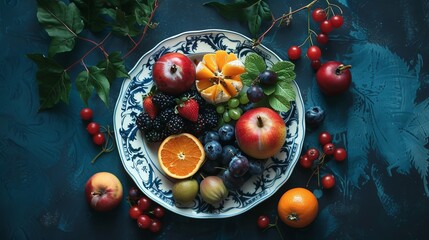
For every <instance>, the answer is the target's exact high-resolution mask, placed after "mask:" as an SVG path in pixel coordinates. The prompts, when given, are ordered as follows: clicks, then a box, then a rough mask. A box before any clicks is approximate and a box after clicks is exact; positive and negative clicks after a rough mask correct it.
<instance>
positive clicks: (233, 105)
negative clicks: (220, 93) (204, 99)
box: [228, 98, 240, 108]
mask: <svg viewBox="0 0 429 240" xmlns="http://www.w3.org/2000/svg"><path fill="white" fill-rule="evenodd" d="M238 105H240V100H238V99H237V98H231V99H229V100H228V107H230V108H236V107H238Z"/></svg>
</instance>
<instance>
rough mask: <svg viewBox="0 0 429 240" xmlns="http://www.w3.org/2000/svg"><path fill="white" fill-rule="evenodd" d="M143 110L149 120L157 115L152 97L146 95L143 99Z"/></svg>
mask: <svg viewBox="0 0 429 240" xmlns="http://www.w3.org/2000/svg"><path fill="white" fill-rule="evenodd" d="M143 108H144V110H145V111H146V112H147V114H148V115H149V117H150V118H151V119H155V117H156V115H157V114H158V109H157V108H156V106H155V104H153V101H152V95H148V96H146V97H145V98H144V99H143Z"/></svg>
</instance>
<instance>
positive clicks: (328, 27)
mask: <svg viewBox="0 0 429 240" xmlns="http://www.w3.org/2000/svg"><path fill="white" fill-rule="evenodd" d="M333 6H334V7H337V8H338V9H339V11H340V14H342V10H341V8H340V7H339V6H337V5H334V4H331V3H328V7H327V8H326V9H322V8H316V9H314V10H313V11H312V12H311V18H312V19H313V21H314V22H316V23H318V24H319V30H320V32H319V33H316V32H315V31H314V30H312V29H311V28H310V15H309V19H308V36H307V38H306V39H305V41H304V42H303V43H302V44H301V45H299V46H297V45H294V46H291V47H289V49H288V51H287V54H288V57H289V59H290V60H297V59H299V58H300V57H301V53H302V51H301V48H302V47H303V46H304V44H305V43H306V42H307V41H309V43H310V47H309V48H308V49H307V53H306V55H307V57H308V59H310V61H311V66H312V67H313V69H315V70H317V69H319V67H320V66H321V65H322V63H321V61H320V57H321V56H322V51H321V50H320V48H319V47H318V46H316V45H314V44H313V39H312V36H313V35H315V36H316V40H317V42H318V43H319V44H320V45H324V44H326V43H328V41H329V33H330V32H332V31H333V30H334V29H335V28H340V27H341V26H342V25H343V23H344V19H343V17H342V15H336V14H335V12H334V10H333ZM309 11H310V10H309ZM330 13H332V16H331V17H330V16H329V14H330Z"/></svg>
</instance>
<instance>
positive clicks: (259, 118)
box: [257, 116, 264, 128]
mask: <svg viewBox="0 0 429 240" xmlns="http://www.w3.org/2000/svg"><path fill="white" fill-rule="evenodd" d="M257 124H258V127H260V128H261V127H263V126H264V122H263V121H262V118H261V116H258V123H257Z"/></svg>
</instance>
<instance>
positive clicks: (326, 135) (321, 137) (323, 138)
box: [319, 132, 332, 146]
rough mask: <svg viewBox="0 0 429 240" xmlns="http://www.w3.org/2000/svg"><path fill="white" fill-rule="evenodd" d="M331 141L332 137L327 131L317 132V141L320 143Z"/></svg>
mask: <svg viewBox="0 0 429 240" xmlns="http://www.w3.org/2000/svg"><path fill="white" fill-rule="evenodd" d="M330 142H332V137H331V134H329V133H328V132H321V133H320V134H319V143H320V145H322V146H324V145H325V144H327V143H330Z"/></svg>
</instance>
